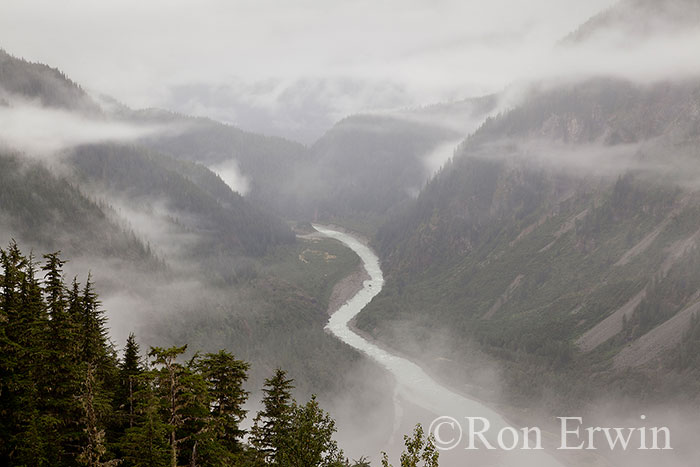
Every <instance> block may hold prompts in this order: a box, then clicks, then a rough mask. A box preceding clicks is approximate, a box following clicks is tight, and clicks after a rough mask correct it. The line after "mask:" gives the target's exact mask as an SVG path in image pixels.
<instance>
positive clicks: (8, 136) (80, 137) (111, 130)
mask: <svg viewBox="0 0 700 467" xmlns="http://www.w3.org/2000/svg"><path fill="white" fill-rule="evenodd" d="M158 130H159V128H158V127H155V126H144V125H138V126H137V125H133V124H130V123H126V122H120V121H110V120H107V119H106V118H105V119H100V118H99V117H97V118H95V117H87V116H84V115H81V114H78V113H74V112H69V111H66V110H60V109H51V108H45V107H41V106H38V105H35V104H32V103H18V104H13V105H5V106H2V105H0V142H1V143H2V144H4V145H5V146H7V147H9V148H11V149H14V150H19V151H22V152H24V153H26V154H27V155H30V156H35V157H39V158H42V157H45V156H48V155H52V154H54V153H56V152H57V151H61V150H63V149H68V148H71V147H74V146H78V145H81V144H90V143H101V142H117V141H120V142H124V141H131V140H135V139H138V138H141V137H144V136H147V135H150V134H153V133H155V132H157V131H158Z"/></svg>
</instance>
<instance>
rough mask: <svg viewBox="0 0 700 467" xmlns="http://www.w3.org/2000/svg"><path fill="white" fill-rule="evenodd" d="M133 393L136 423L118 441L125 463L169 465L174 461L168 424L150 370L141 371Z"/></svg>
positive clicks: (154, 466)
mask: <svg viewBox="0 0 700 467" xmlns="http://www.w3.org/2000/svg"><path fill="white" fill-rule="evenodd" d="M136 379H137V381H136V383H137V384H136V385H137V386H138V387H139V390H138V391H137V392H135V393H134V402H135V403H134V415H135V417H134V426H133V427H129V428H127V429H126V432H125V434H124V436H123V438H122V439H121V441H120V443H119V449H120V451H121V452H122V453H123V461H124V462H123V464H122V465H124V466H133V467H167V466H169V465H171V449H170V445H169V444H168V436H169V433H170V429H169V426H168V425H167V423H165V421H164V420H163V414H162V411H161V406H160V400H159V398H158V396H157V395H156V392H155V389H154V380H153V378H152V375H151V374H150V373H143V374H141V375H139V376H138V377H137V378H136Z"/></svg>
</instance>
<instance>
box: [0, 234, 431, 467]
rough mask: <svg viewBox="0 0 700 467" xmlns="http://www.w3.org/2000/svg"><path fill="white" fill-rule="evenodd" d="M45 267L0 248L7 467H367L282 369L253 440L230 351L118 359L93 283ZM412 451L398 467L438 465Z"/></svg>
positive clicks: (50, 257)
mask: <svg viewBox="0 0 700 467" xmlns="http://www.w3.org/2000/svg"><path fill="white" fill-rule="evenodd" d="M43 259H44V261H43V263H40V262H37V261H36V260H35V258H34V257H33V256H32V255H29V256H26V255H24V254H23V253H22V252H21V251H20V249H19V248H18V246H17V245H16V244H15V243H12V244H10V245H9V247H8V248H7V249H0V261H1V263H0V264H1V265H2V268H1V270H0V271H1V272H2V274H1V275H0V291H1V292H2V294H1V295H0V324H1V326H0V353H2V355H3V358H2V361H1V362H0V415H2V416H1V417H0V420H1V421H0V440H1V441H0V463H2V464H3V465H16V466H72V465H87V466H91V467H94V466H110V465H125V466H150V467H154V466H172V467H175V466H178V465H188V466H197V465H203V466H217V465H221V466H265V465H277V466H299V467H312V466H319V467H320V466H327V467H332V466H333V467H341V466H349V465H353V466H367V465H369V464H368V462H367V460H366V459H365V458H362V459H360V460H358V461H354V462H352V463H351V462H350V461H348V460H347V459H346V458H345V457H344V456H343V452H342V450H340V448H339V447H338V444H337V442H336V441H335V440H334V439H333V434H334V432H335V430H336V428H335V421H334V420H333V419H332V418H331V417H330V415H329V414H328V413H326V412H325V411H324V410H323V409H322V408H321V407H320V406H319V403H318V401H317V400H316V397H315V396H312V397H311V399H310V400H308V401H307V402H305V403H298V402H296V401H295V400H294V397H293V395H292V389H293V388H294V383H293V380H291V379H290V378H289V377H288V376H287V373H286V372H285V371H284V370H281V369H277V370H276V371H274V373H273V374H272V375H271V376H270V377H269V378H267V379H266V380H265V385H264V387H263V388H262V393H263V394H264V397H263V399H262V401H261V407H262V408H261V410H260V411H259V412H258V413H257V414H256V415H255V417H254V418H253V420H252V426H251V427H250V429H248V430H246V429H244V428H243V423H244V420H245V419H246V417H247V411H246V409H245V408H244V404H245V403H246V401H247V399H248V396H249V392H248V391H247V390H246V389H245V383H246V381H247V378H248V370H249V368H250V365H249V363H247V362H245V361H242V360H239V359H236V358H235V357H234V356H233V355H232V354H231V353H229V352H227V351H225V350H221V351H219V352H216V353H206V354H199V353H195V354H194V355H192V356H191V357H190V358H188V359H186V360H184V359H183V354H184V352H185V351H186V349H187V346H186V345H183V346H180V347H169V348H161V347H151V348H150V350H149V351H148V353H147V355H142V353H141V351H140V349H139V345H138V343H137V341H136V338H135V337H134V335H133V334H131V335H130V336H129V338H128V340H127V342H126V344H125V347H124V350H123V352H122V355H121V356H120V355H119V354H118V352H117V351H116V348H115V346H114V345H113V344H112V343H111V341H110V340H109V338H108V335H107V329H106V327H105V318H104V311H103V310H102V308H101V304H100V300H99V297H98V295H97V293H96V291H95V289H94V284H93V283H92V279H91V278H90V277H89V276H88V279H87V281H86V283H85V284H84V285H81V284H79V283H78V281H77V280H76V279H73V281H72V282H71V283H70V284H66V283H65V279H64V273H63V267H64V265H65V260H63V259H61V257H60V254H59V253H51V254H47V255H44V257H43ZM42 276H43V277H42ZM406 446H407V451H406V452H405V453H404V455H403V456H402V460H401V462H402V463H401V465H402V466H417V465H419V462H423V461H425V464H424V465H426V466H436V465H437V453H436V451H435V448H434V447H433V446H432V442H431V441H430V439H429V438H425V436H424V434H423V432H422V429H421V428H420V427H416V431H415V432H414V433H413V435H412V436H410V437H409V436H407V437H406ZM383 462H384V465H388V460H387V458H386V455H384V461H383Z"/></svg>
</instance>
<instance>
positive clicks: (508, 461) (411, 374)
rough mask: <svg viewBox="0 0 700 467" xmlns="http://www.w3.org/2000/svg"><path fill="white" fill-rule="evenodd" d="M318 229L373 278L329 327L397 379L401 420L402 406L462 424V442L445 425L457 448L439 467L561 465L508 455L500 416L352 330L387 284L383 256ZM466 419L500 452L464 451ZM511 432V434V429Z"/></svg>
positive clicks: (536, 454) (535, 454)
mask: <svg viewBox="0 0 700 467" xmlns="http://www.w3.org/2000/svg"><path fill="white" fill-rule="evenodd" d="M314 228H315V229H316V230H317V231H318V232H319V233H320V234H322V235H324V236H326V237H330V238H334V239H336V240H339V241H340V242H342V243H343V244H345V245H346V246H347V247H349V248H350V249H352V250H353V251H354V252H355V253H357V255H358V256H359V257H360V259H361V260H362V264H363V265H364V268H365V270H366V271H367V273H368V274H369V277H370V278H369V279H367V280H365V281H364V284H363V287H362V289H361V290H360V291H359V292H358V293H357V294H355V295H354V296H353V297H352V298H350V299H349V300H348V301H347V302H345V303H344V304H343V305H342V306H341V307H340V308H338V310H337V311H336V312H334V313H333V314H332V315H331V317H330V319H329V321H328V324H327V325H326V328H327V329H328V330H329V331H330V332H331V333H332V334H333V335H335V336H336V337H337V338H338V339H340V340H341V341H343V342H345V343H346V344H348V345H350V346H351V347H353V348H355V349H357V350H359V351H360V352H362V353H364V354H366V355H367V356H368V357H369V358H371V359H372V360H374V361H376V362H377V363H379V364H380V365H381V366H382V367H384V368H385V369H386V370H387V371H388V372H389V373H391V375H392V376H393V377H394V379H395V381H396V388H395V390H396V395H395V396H396V397H395V401H396V404H398V405H399V406H398V407H397V408H396V410H395V413H396V414H397V416H399V415H398V414H402V413H406V412H407V411H406V410H405V409H404V408H403V407H401V405H407V406H410V405H415V406H417V407H420V408H422V409H423V410H425V411H427V412H429V413H430V414H433V415H434V416H435V417H439V416H449V417H452V418H453V419H455V420H457V421H458V422H459V424H460V425H461V426H463V429H462V430H461V432H462V435H461V441H460V442H457V439H458V437H459V436H460V434H459V432H460V431H459V430H458V429H452V428H454V426H451V425H444V427H443V428H441V430H440V438H441V440H442V441H451V440H453V441H454V442H453V443H447V442H445V446H449V445H452V444H454V447H453V448H452V449H449V450H442V451H441V454H440V456H441V463H440V466H441V467H443V466H446V465H494V466H504V467H505V466H508V467H509V466H513V467H515V466H517V467H523V466H530V465H532V466H538V467H540V466H541V467H563V464H561V463H560V462H558V461H557V460H555V459H554V458H553V457H551V456H549V455H548V454H546V453H545V452H544V451H522V450H519V449H518V450H513V451H505V450H500V449H498V444H497V440H496V434H497V433H498V431H499V430H501V429H503V428H506V427H510V425H509V424H508V423H507V422H506V420H505V419H504V418H503V417H502V416H501V415H500V414H499V413H497V412H496V411H495V410H493V409H491V408H490V407H488V406H486V405H484V404H483V403H481V402H479V401H476V400H473V399H470V398H468V397H466V396H464V395H462V394H459V393H457V392H455V391H453V390H451V389H449V388H447V387H446V386H444V385H443V384H441V383H439V382H438V381H436V380H435V379H434V378H432V377H431V376H430V375H428V374H427V373H426V372H425V371H424V370H423V369H422V368H421V367H420V366H419V365H417V364H416V363H414V362H412V361H410V360H408V359H406V358H403V357H400V356H398V355H395V354H393V353H391V352H390V351H388V350H386V349H383V348H381V347H379V346H377V345H376V344H374V343H372V342H369V341H368V340H366V339H365V338H363V337H362V336H360V335H359V334H357V333H356V332H354V331H353V330H352V329H351V328H350V326H349V322H350V320H352V318H353V317H355V316H356V315H357V314H358V313H359V312H360V311H361V310H362V309H363V308H364V307H365V306H366V305H367V304H369V302H370V301H372V298H374V297H375V296H376V295H377V294H378V293H379V292H381V290H382V287H383V285H384V276H383V274H382V270H381V266H380V262H379V258H378V257H377V255H375V254H374V252H373V251H372V250H371V249H370V248H369V247H368V246H367V245H365V244H363V243H362V242H361V241H359V240H358V239H357V238H355V237H353V236H352V235H349V234H347V233H344V232H339V231H336V230H332V229H330V228H327V227H324V226H319V225H314ZM404 416H405V415H404ZM465 417H483V418H485V419H487V420H488V422H489V423H490V429H489V431H488V432H487V433H485V438H486V440H487V441H489V442H490V443H491V444H492V445H493V446H496V447H497V449H495V450H494V451H487V450H486V447H485V445H481V444H480V443H479V440H478V438H476V443H475V446H477V447H481V446H483V449H477V450H465V448H466V447H467V443H468V423H467V422H466V419H465ZM445 421H448V422H449V419H445ZM474 423H475V425H474V426H475V428H476V429H480V428H481V424H480V422H479V421H478V420H477V421H475V422H474ZM425 428H426V430H427V428H428V427H427V426H426V427H425ZM507 429H508V430H510V428H507ZM508 436H509V434H508V433H506V434H505V436H504V438H505V439H508ZM497 451H498V452H497ZM443 458H449V459H450V460H449V462H448V463H443V462H442V459H443ZM477 458H478V459H479V460H478V462H479V463H478V464H474V463H473V462H474V461H475V460H477Z"/></svg>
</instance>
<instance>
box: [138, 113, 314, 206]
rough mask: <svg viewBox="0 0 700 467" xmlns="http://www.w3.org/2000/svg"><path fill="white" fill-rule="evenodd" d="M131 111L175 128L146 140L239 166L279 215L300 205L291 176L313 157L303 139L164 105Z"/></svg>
mask: <svg viewBox="0 0 700 467" xmlns="http://www.w3.org/2000/svg"><path fill="white" fill-rule="evenodd" d="M129 116H130V118H132V119H134V120H135V121H138V122H142V123H159V124H165V125H167V126H168V128H170V129H171V131H168V132H166V133H162V134H158V135H155V136H154V137H152V138H146V139H144V140H143V141H142V144H144V145H146V146H148V147H150V148H152V149H155V150H158V151H160V152H163V153H166V154H170V155H172V156H174V157H177V158H179V159H184V160H189V161H196V162H199V163H201V164H204V165H205V166H207V167H213V168H215V169H216V170H219V171H227V170H233V171H237V172H240V173H241V175H242V176H243V177H245V179H246V183H247V185H248V186H247V193H246V196H247V198H249V199H250V200H251V201H252V202H254V203H257V204H261V205H262V206H265V207H266V208H267V209H271V210H273V211H274V212H275V213H276V214H277V215H284V214H286V213H287V212H289V211H290V210H294V209H295V208H296V202H297V201H298V200H297V199H296V198H295V197H294V193H293V192H292V191H290V190H291V189H292V188H293V186H290V181H291V175H292V174H294V173H295V172H296V171H297V170H298V167H299V166H301V165H303V164H304V163H305V161H306V159H308V151H307V148H305V147H304V146H303V145H301V144H299V143H295V142H292V141H288V140H285V139H282V138H278V137H270V136H263V135H257V134H254V133H249V132H246V131H242V130H239V129H238V128H235V127H233V126H230V125H224V124H222V123H219V122H215V121H213V120H208V119H205V118H192V117H187V116H182V115H177V114H173V113H170V112H165V111H159V110H145V111H138V112H129ZM234 188H235V187H234Z"/></svg>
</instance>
